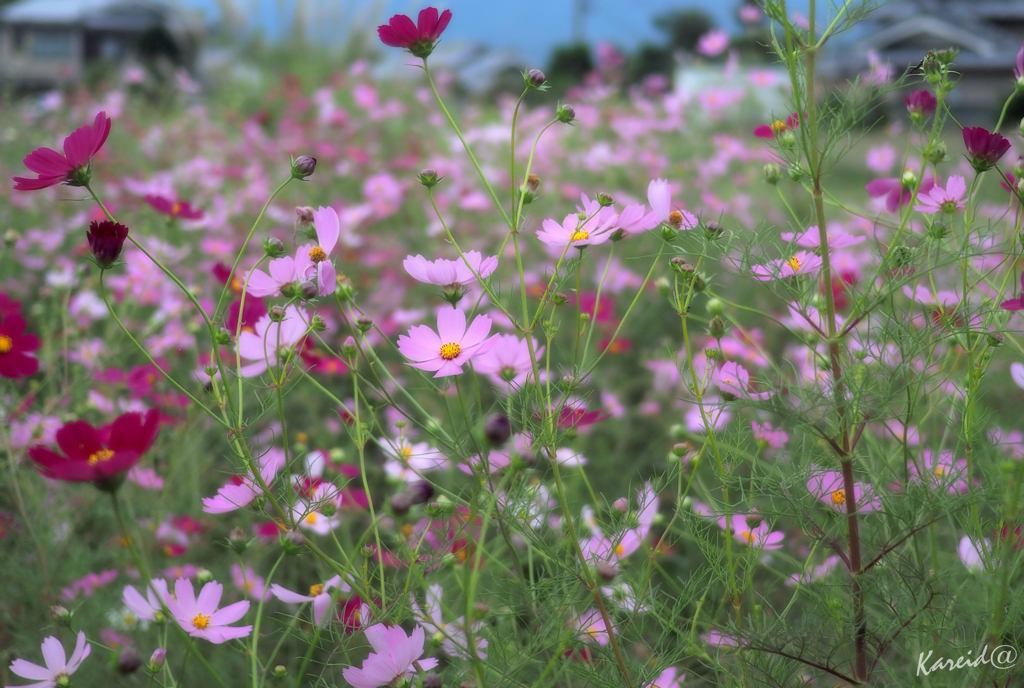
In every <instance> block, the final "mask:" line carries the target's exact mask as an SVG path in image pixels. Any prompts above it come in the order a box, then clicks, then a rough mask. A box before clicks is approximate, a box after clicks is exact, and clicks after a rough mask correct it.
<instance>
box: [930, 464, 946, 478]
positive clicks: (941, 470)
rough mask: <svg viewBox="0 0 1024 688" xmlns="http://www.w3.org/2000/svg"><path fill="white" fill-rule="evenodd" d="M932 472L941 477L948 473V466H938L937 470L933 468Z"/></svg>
mask: <svg viewBox="0 0 1024 688" xmlns="http://www.w3.org/2000/svg"><path fill="white" fill-rule="evenodd" d="M932 473H934V474H935V477H936V478H941V477H942V476H944V475H946V467H945V466H936V467H935V470H933V471H932Z"/></svg>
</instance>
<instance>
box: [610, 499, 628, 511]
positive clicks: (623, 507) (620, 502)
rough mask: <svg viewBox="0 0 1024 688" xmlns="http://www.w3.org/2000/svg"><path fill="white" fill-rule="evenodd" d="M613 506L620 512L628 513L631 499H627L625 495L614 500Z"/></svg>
mask: <svg viewBox="0 0 1024 688" xmlns="http://www.w3.org/2000/svg"><path fill="white" fill-rule="evenodd" d="M612 508H613V509H615V510H616V511H618V512H619V513H620V514H628V513H629V500H628V499H626V498H625V497H619V498H618V499H616V500H615V501H614V502H612Z"/></svg>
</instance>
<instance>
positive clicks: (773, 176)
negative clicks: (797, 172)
mask: <svg viewBox="0 0 1024 688" xmlns="http://www.w3.org/2000/svg"><path fill="white" fill-rule="evenodd" d="M780 179H782V170H781V169H780V168H779V166H778V165H776V164H775V163H773V162H770V163H768V164H767V165H765V166H764V180H765V181H766V182H768V183H769V184H772V185H775V184H778V183H779V180H780Z"/></svg>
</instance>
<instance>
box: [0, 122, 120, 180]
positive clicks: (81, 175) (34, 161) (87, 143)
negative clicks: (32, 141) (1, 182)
mask: <svg viewBox="0 0 1024 688" xmlns="http://www.w3.org/2000/svg"><path fill="white" fill-rule="evenodd" d="M109 134H110V118H109V117H107V113H105V112H99V113H97V114H96V119H95V120H94V121H93V123H92V126H84V127H79V128H78V129H75V130H74V131H73V132H71V134H69V135H68V137H67V138H66V139H64V154H63V155H62V154H60V153H58V152H57V151H55V150H53V149H52V148H36V149H35V150H34V151H32V152H31V153H29V154H28V155H27V156H25V160H24V162H25V167H27V168H28V169H29V170H31V171H32V172H35V173H36V175H37V176H36V178H35V179H32V178H29V177H15V178H14V188H15V189H16V190H18V191H35V190H37V189H45V188H48V187H51V186H57V185H58V184H68V185H70V186H83V185H84V184H85V183H86V182H87V181H88V177H89V167H90V164H91V162H92V157H93V156H94V155H96V153H98V152H99V150H100V148H102V147H103V144H104V143H105V142H106V140H107V135H109Z"/></svg>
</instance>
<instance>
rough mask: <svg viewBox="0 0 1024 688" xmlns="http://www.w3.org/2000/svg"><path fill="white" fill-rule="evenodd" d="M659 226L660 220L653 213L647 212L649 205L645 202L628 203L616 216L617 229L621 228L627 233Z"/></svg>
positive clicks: (615, 226) (644, 230) (635, 232)
mask: <svg viewBox="0 0 1024 688" xmlns="http://www.w3.org/2000/svg"><path fill="white" fill-rule="evenodd" d="M657 226H658V220H657V218H655V217H654V216H653V215H652V214H651V213H648V212H647V206H645V205H644V204H643V203H633V204H632V205H627V206H626V207H625V208H623V209H622V212H621V213H619V216H618V217H617V218H615V225H614V228H615V229H621V230H622V231H623V232H625V233H626V234H639V233H640V232H646V231H647V230H649V229H654V228H655V227H657Z"/></svg>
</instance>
